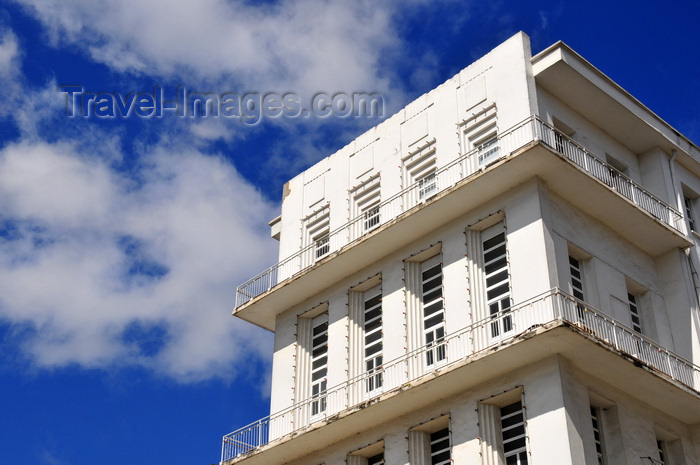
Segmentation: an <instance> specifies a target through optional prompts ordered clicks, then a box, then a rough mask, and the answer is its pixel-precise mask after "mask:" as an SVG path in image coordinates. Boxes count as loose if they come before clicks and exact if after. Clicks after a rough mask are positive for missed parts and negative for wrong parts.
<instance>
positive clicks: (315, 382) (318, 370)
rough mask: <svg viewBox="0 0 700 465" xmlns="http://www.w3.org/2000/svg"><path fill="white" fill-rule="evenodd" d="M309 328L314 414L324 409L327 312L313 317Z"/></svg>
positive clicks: (326, 372) (312, 407) (326, 365)
mask: <svg viewBox="0 0 700 465" xmlns="http://www.w3.org/2000/svg"><path fill="white" fill-rule="evenodd" d="M311 328H312V329H311V397H312V399H313V400H312V402H311V415H312V416H314V415H319V414H322V413H323V412H325V411H326V396H325V393H326V388H327V387H328V385H327V378H326V376H327V374H328V314H327V313H324V314H323V315H319V316H317V317H316V318H314V319H313V321H312V323H311Z"/></svg>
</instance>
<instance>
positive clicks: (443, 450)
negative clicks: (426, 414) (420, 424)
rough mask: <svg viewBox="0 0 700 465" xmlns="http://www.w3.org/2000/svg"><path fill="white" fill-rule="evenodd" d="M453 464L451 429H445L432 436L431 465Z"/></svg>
mask: <svg viewBox="0 0 700 465" xmlns="http://www.w3.org/2000/svg"><path fill="white" fill-rule="evenodd" d="M451 462H452V451H451V444H450V429H449V428H444V429H441V430H440V431H435V432H434V433H431V434H430V465H447V464H448V463H451Z"/></svg>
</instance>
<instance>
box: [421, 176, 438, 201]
mask: <svg viewBox="0 0 700 465" xmlns="http://www.w3.org/2000/svg"><path fill="white" fill-rule="evenodd" d="M436 193H437V178H436V177H435V172H432V173H430V174H427V175H425V176H424V177H422V178H421V179H419V180H418V199H419V200H425V199H427V198H429V197H432V196H433V195H435V194H436Z"/></svg>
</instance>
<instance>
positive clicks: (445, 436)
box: [408, 415, 452, 465]
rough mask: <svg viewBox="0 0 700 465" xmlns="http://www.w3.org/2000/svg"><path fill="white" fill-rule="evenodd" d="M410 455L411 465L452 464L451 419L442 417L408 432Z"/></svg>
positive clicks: (445, 416) (446, 416)
mask: <svg viewBox="0 0 700 465" xmlns="http://www.w3.org/2000/svg"><path fill="white" fill-rule="evenodd" d="M408 455H409V461H410V463H411V465H446V464H450V463H452V440H451V438H450V417H449V416H448V415H442V416H440V417H438V418H435V419H433V420H430V421H428V422H426V423H424V424H422V425H419V426H416V427H415V428H411V429H410V430H409V432H408Z"/></svg>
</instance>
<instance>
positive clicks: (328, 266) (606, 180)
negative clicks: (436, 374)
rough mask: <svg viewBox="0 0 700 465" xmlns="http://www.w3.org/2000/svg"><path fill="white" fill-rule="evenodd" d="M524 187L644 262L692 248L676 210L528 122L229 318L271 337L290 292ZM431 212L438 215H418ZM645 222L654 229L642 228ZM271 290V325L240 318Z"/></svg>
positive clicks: (294, 259)
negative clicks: (621, 242) (622, 243)
mask: <svg viewBox="0 0 700 465" xmlns="http://www.w3.org/2000/svg"><path fill="white" fill-rule="evenodd" d="M558 161H564V162H565V163H564V164H562V163H558ZM532 177H539V178H540V179H542V180H544V181H545V182H546V183H547V185H548V186H549V187H550V189H551V190H552V191H554V192H556V193H557V194H558V195H560V196H561V197H562V198H564V199H565V200H567V201H569V202H571V203H572V204H573V205H575V206H577V207H578V208H580V209H581V210H583V211H584V212H586V213H588V214H590V215H592V216H593V217H595V218H597V219H599V220H600V221H601V222H603V223H605V224H606V225H608V226H609V227H611V228H612V229H613V230H615V231H616V232H618V233H619V234H620V235H622V236H623V237H626V238H628V239H629V240H630V241H631V242H633V243H634V244H635V245H637V246H639V247H640V248H641V249H642V250H645V251H647V252H648V253H649V254H650V255H652V256H657V255H659V254H661V253H664V252H666V251H668V250H671V249H672V248H674V247H689V246H690V245H691V243H690V242H689V241H688V239H687V238H685V236H684V233H683V219H682V216H681V214H680V213H679V212H678V211H677V210H675V209H674V208H673V207H671V206H670V205H668V204H667V203H665V202H664V201H662V200H661V199H659V198H658V197H656V196H655V195H654V194H652V193H651V192H649V191H648V190H646V189H645V188H643V187H642V186H640V185H639V184H637V183H635V182H634V181H632V180H631V179H629V178H628V177H627V176H625V175H624V174H622V173H621V172H619V171H618V170H616V169H615V168H614V167H612V166H611V165H609V164H607V163H606V162H605V161H603V160H601V159H600V158H598V157H597V156H595V155H594V154H592V153H591V152H590V151H588V150H586V149H585V148H584V147H582V146H581V145H579V144H578V143H576V142H575V141H573V140H571V139H570V138H568V137H567V136H566V135H564V134H563V133H561V132H559V131H558V130H556V129H555V128H554V127H552V126H550V125H549V124H547V123H545V122H544V121H542V120H540V119H539V118H537V117H536V116H532V117H530V118H528V119H526V120H525V121H523V122H522V123H520V124H518V125H516V126H514V127H513V128H511V129H509V130H507V131H504V132H502V133H501V134H500V135H499V136H498V138H497V139H494V140H493V141H490V142H489V143H488V146H482V147H478V148H475V149H474V150H472V151H470V152H469V153H466V154H464V155H462V156H459V157H457V158H456V159H455V160H454V161H453V162H451V163H449V164H448V165H446V166H444V167H442V168H440V169H439V170H437V171H436V172H435V176H434V182H433V178H431V190H430V195H429V196H426V195H425V192H426V188H425V186H424V185H422V184H421V182H417V183H415V184H413V185H411V186H408V187H407V188H406V189H404V190H402V191H401V192H399V193H397V194H396V195H394V196H392V197H390V198H388V199H386V200H384V201H383V202H382V203H381V204H379V205H378V206H377V207H376V215H375V216H374V217H373V220H372V221H373V223H372V227H371V228H366V227H364V226H366V225H365V223H366V221H367V220H366V218H365V216H364V215H363V214H361V215H359V216H357V217H356V218H354V219H352V220H351V221H349V222H348V223H346V224H344V225H342V226H341V227H339V228H337V229H335V230H334V231H331V232H330V234H329V235H328V236H327V239H326V240H327V244H326V247H327V249H328V250H327V252H328V253H325V254H324V255H323V257H317V256H316V249H315V245H314V244H311V245H309V246H308V247H305V248H303V249H301V250H299V252H297V253H295V254H294V255H292V256H290V257H288V258H286V259H284V260H282V261H280V262H279V263H277V264H276V265H274V266H272V267H271V268H269V269H267V270H265V271H263V272H262V273H260V274H258V275H257V276H255V277H254V278H252V279H250V280H249V281H247V282H245V283H243V284H241V285H240V286H238V288H237V290H236V314H237V315H238V316H240V317H242V318H244V319H246V320H248V321H251V322H253V323H255V324H258V325H260V326H262V327H264V328H267V329H270V330H273V329H274V317H275V316H276V314H277V312H278V311H282V310H283V309H284V308H289V305H290V304H292V303H293V302H295V301H298V299H296V297H297V296H293V295H291V293H293V292H295V284H298V287H299V288H300V289H304V290H306V291H313V290H315V289H318V290H320V289H323V286H325V285H330V284H332V280H333V279H336V278H338V279H340V278H342V277H343V276H347V274H348V273H347V272H348V267H349V266H350V265H349V264H353V265H354V264H358V263H363V262H365V260H366V259H365V257H367V256H377V255H376V254H387V253H389V252H390V251H391V250H396V249H397V248H398V247H400V246H402V245H405V244H408V243H410V241H412V240H415V239H417V238H418V237H420V235H421V234H426V233H428V232H430V230H429V229H426V227H427V226H426V225H429V226H430V227H431V228H433V229H434V228H437V227H439V226H441V225H442V224H446V223H447V222H448V221H452V220H453V219H455V218H457V217H458V216H459V215H461V214H463V213H464V212H466V211H468V210H469V209H470V208H474V207H475V206H478V205H479V204H480V203H483V202H486V201H488V199H489V198H492V197H494V196H496V195H498V194H499V193H501V192H504V191H506V190H508V189H509V188H512V187H513V186H515V185H517V184H519V183H521V182H524V181H526V180H527V179H529V178H532ZM433 204H434V205H440V206H441V208H433V209H428V208H424V207H426V206H428V205H433ZM649 220H651V223H656V227H654V226H651V227H650V226H648V225H649V224H650V222H649ZM390 228H391V229H392V231H391V232H388V233H387V230H388V229H390ZM650 228H651V229H650ZM353 249H354V250H353ZM331 262H332V263H331ZM314 269H319V270H320V269H323V271H322V272H319V273H318V274H317V276H315V277H314V278H313V279H307V280H304V279H300V278H303V275H305V274H307V273H308V272H309V271H311V270H314ZM295 281H296V282H297V283H294V284H292V285H287V286H282V284H290V283H293V282H295ZM273 288H275V289H277V290H284V292H282V293H281V294H285V295H281V294H280V295H279V296H277V298H276V299H267V301H266V305H265V307H266V309H265V312H268V313H269V315H263V314H262V313H261V312H257V313H258V315H254V313H256V312H253V311H252V309H246V308H245V307H248V306H249V303H250V304H254V303H255V302H256V301H257V300H259V298H265V297H267V295H268V294H274V293H269V292H268V291H270V290H272V289H273ZM299 292H301V291H299ZM273 300H274V302H273ZM251 301H252V302H251ZM277 307H279V308H277ZM244 310H245V311H244Z"/></svg>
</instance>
